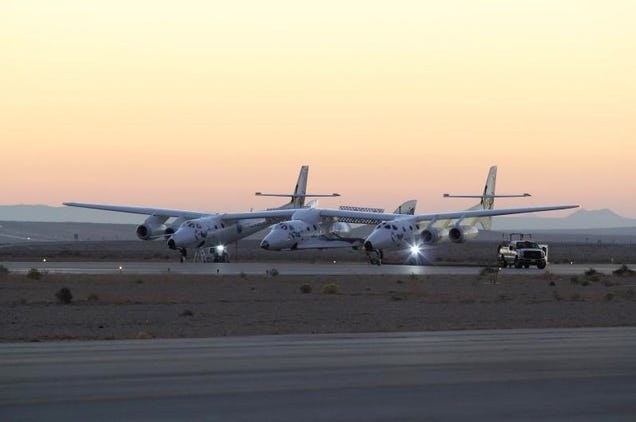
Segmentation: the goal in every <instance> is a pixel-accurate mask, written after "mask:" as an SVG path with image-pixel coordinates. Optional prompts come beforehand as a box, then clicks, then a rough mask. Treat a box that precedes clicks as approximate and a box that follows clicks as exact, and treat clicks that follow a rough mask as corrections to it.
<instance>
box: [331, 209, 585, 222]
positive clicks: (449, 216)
mask: <svg viewBox="0 0 636 422" xmlns="http://www.w3.org/2000/svg"><path fill="white" fill-rule="evenodd" d="M578 207H579V206H578V205H556V206H549V207H526V208H502V209H492V210H484V209H480V210H463V211H452V212H441V213H431V214H417V215H415V216H410V215H404V214H393V213H374V212H360V211H346V210H330V209H322V210H320V215H321V216H322V217H331V218H333V219H335V220H337V221H342V222H347V223H359V222H362V224H373V223H379V222H382V221H390V220H396V219H401V218H413V219H414V220H415V221H418V222H419V221H431V220H455V219H460V218H471V217H493V216H497V215H511V214H526V213H532V212H544V211H556V210H566V209H570V208H578Z"/></svg>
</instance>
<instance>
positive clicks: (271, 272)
mask: <svg viewBox="0 0 636 422" xmlns="http://www.w3.org/2000/svg"><path fill="white" fill-rule="evenodd" d="M267 274H268V275H269V276H270V277H276V276H277V275H278V274H280V273H279V272H278V270H277V269H276V268H272V269H270V270H269V271H268V272H267Z"/></svg>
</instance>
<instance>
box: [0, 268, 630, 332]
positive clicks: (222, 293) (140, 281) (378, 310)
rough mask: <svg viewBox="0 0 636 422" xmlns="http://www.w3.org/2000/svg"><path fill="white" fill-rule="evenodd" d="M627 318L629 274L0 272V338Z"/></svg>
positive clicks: (561, 323) (568, 323) (574, 323)
mask: <svg viewBox="0 0 636 422" xmlns="http://www.w3.org/2000/svg"><path fill="white" fill-rule="evenodd" d="M330 283H333V284H335V285H336V287H335V289H336V291H335V292H333V293H326V292H323V289H324V288H325V287H324V286H325V285H328V284H330ZM307 286H309V287H307ZM63 287H66V288H68V289H69V290H70V292H71V294H72V296H73V299H72V302H71V303H70V304H61V303H59V300H58V299H57V298H56V293H57V292H58V291H59V290H60V289H61V288H63ZM303 290H304V292H303ZM308 290H311V292H307V291H308ZM633 325H636V276H634V275H633V273H632V274H629V273H626V274H623V275H621V276H618V275H600V274H594V273H591V274H587V275H585V274H581V275H580V276H578V277H569V276H554V275H552V274H550V273H548V272H546V273H545V274H542V275H539V276H536V275H535V276H531V275H519V274H515V275H508V274H500V275H498V276H497V277H495V275H494V274H490V273H487V272H484V274H483V275H480V276H447V275H439V276H413V275H412V276H406V277H398V276H374V277H362V276H347V277H340V276H338V277H336V276H328V277H325V276H320V277H318V276H285V275H283V274H281V275H278V276H275V277H272V276H269V277H265V276H243V277H241V276H199V275H193V276H188V275H178V274H165V275H156V276H150V275H148V276H135V275H126V274H118V275H113V276H105V275H62V274H48V275H43V276H42V277H41V278H40V279H34V278H29V277H27V276H26V275H18V274H3V275H1V276H0V341H43V340H62V339H124V338H169V337H173V338H174V337H210V336H230V335H247V334H283V333H336V332H379V331H421V330H449V329H451V330H452V329H486V328H524V327H528V328H529V327H584V326H586V327H605V326H633Z"/></svg>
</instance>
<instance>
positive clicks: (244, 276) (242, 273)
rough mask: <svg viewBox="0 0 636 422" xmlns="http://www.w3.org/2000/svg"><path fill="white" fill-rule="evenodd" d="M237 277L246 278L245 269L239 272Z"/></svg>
mask: <svg viewBox="0 0 636 422" xmlns="http://www.w3.org/2000/svg"><path fill="white" fill-rule="evenodd" d="M239 277H240V278H241V280H247V274H245V271H241V272H240V273H239Z"/></svg>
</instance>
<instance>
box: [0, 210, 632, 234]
mask: <svg viewBox="0 0 636 422" xmlns="http://www.w3.org/2000/svg"><path fill="white" fill-rule="evenodd" d="M143 220H144V216H143V215H137V214H126V213H118V212H111V211H98V210H89V209H82V208H74V207H50V206H47V205H2V206H0V221H37V222H86V223H116V224H139V223H140V222H142V221H143ZM617 227H636V219H633V218H625V217H621V216H620V215H618V214H616V213H614V212H613V211H611V210H608V209H602V210H594V211H588V210H584V209H581V210H578V211H576V212H574V213H573V214H571V215H569V216H567V217H563V218H545V217H538V216H536V215H535V214H528V215H526V216H521V217H517V216H514V217H512V216H511V217H495V218H494V219H493V230H498V231H505V230H507V231H510V230H518V231H523V230H554V229H568V230H572V229H606V228H617Z"/></svg>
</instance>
